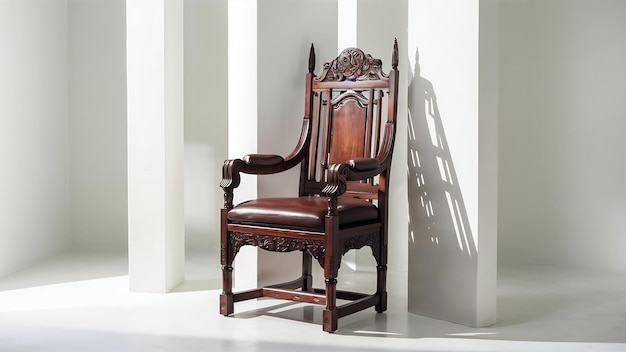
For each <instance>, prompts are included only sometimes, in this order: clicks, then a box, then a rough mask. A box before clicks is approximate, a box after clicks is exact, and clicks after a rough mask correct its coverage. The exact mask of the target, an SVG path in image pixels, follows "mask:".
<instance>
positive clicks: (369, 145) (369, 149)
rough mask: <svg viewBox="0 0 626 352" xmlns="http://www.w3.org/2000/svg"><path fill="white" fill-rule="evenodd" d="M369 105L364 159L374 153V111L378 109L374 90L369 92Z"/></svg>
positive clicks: (371, 89)
mask: <svg viewBox="0 0 626 352" xmlns="http://www.w3.org/2000/svg"><path fill="white" fill-rule="evenodd" d="M368 100H369V101H368V103H367V118H366V119H365V146H364V148H363V157H364V158H368V157H370V156H371V155H369V154H370V153H371V152H372V124H373V117H372V114H373V113H374V111H373V109H375V108H376V107H375V106H374V89H373V88H370V90H369V97H368Z"/></svg>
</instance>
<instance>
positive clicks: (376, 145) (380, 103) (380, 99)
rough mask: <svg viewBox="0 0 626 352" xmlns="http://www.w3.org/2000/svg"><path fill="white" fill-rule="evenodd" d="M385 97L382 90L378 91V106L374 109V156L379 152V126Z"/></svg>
mask: <svg viewBox="0 0 626 352" xmlns="http://www.w3.org/2000/svg"><path fill="white" fill-rule="evenodd" d="M384 95H385V92H384V91H383V90H382V89H379V90H378V98H377V104H376V105H378V109H376V112H377V115H378V116H377V118H376V119H377V121H378V122H377V124H376V135H375V136H376V142H374V148H375V149H374V156H376V155H378V151H379V150H380V129H381V126H382V124H383V118H382V114H383V96H384Z"/></svg>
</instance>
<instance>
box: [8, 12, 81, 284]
mask: <svg viewBox="0 0 626 352" xmlns="http://www.w3.org/2000/svg"><path fill="white" fill-rule="evenodd" d="M66 50H67V2H66V1H62V0H58V1H49V0H21V1H13V0H1V1H0V58H1V59H0V77H2V79H0V165H1V166H0V169H1V170H2V182H1V183H0V248H1V249H2V255H0V276H2V275H5V274H7V273H10V272H12V271H15V270H17V269H19V268H22V267H24V266H27V265H29V264H31V263H33V262H35V261H37V260H38V259H41V258H43V257H45V256H48V255H50V254H52V253H55V252H58V251H60V250H62V249H63V248H65V247H67V246H68V245H69V198H68V194H69V182H68V180H69V172H68V170H69V165H68V158H69V149H68V147H69V145H68V137H69V136H68V105H67V51H66Z"/></svg>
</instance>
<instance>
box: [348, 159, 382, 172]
mask: <svg viewBox="0 0 626 352" xmlns="http://www.w3.org/2000/svg"><path fill="white" fill-rule="evenodd" d="M348 166H350V168H351V169H352V170H355V171H371V170H376V169H378V168H379V167H380V161H379V160H378V159H375V158H355V159H352V160H349V161H348Z"/></svg>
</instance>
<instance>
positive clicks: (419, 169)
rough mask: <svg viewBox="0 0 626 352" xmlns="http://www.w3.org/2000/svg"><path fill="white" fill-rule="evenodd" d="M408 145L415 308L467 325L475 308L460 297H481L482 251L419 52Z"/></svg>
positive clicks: (411, 306) (412, 305) (411, 288)
mask: <svg viewBox="0 0 626 352" xmlns="http://www.w3.org/2000/svg"><path fill="white" fill-rule="evenodd" d="M409 61H410V60H409ZM407 143H408V153H407V157H408V160H407V176H408V196H409V267H410V268H413V270H412V272H410V273H409V280H410V281H409V297H412V298H410V299H409V310H410V311H411V312H415V313H419V314H423V315H428V316H432V317H435V318H439V319H444V320H450V321H455V322H459V323H463V321H460V320H459V318H458V316H459V315H458V313H459V310H461V311H465V312H463V313H462V314H461V316H463V317H467V318H468V319H470V318H469V317H471V316H473V312H472V311H470V310H473V304H466V303H467V301H465V299H459V296H458V295H459V294H460V293H459V292H462V291H465V294H461V295H462V296H465V297H466V298H467V299H469V300H471V299H473V298H474V296H475V294H474V293H473V291H475V290H472V289H471V288H472V287H475V282H474V276H475V274H474V272H475V269H474V268H475V267H476V261H477V260H476V254H477V247H476V244H475V243H474V239H473V236H472V229H471V228H470V223H469V220H468V216H467V212H466V208H465V203H464V202H463V194H462V193H461V188H460V185H459V182H458V179H457V175H456V171H455V168H454V163H453V161H452V156H451V152H450V149H449V147H448V142H447V140H446V135H445V131H444V128H443V123H442V119H441V116H440V114H439V108H438V105H437V97H436V95H435V91H434V88H433V85H432V83H431V82H430V81H429V80H427V79H426V78H424V77H422V76H421V72H420V65H419V51H418V49H416V52H415V70H414V75H413V77H411V80H410V84H409V97H408V141H407ZM461 301H463V302H461ZM433 302H434V304H433ZM452 302H456V303H452ZM442 309H443V311H444V313H443V314H442ZM445 312H447V313H445ZM461 320H465V319H461ZM470 324H471V323H470Z"/></svg>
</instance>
